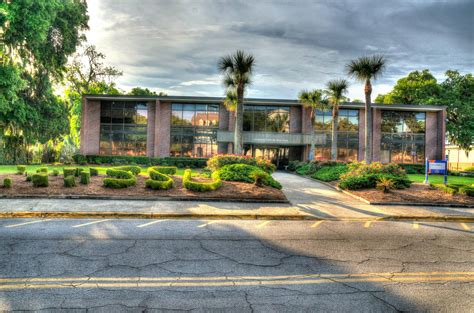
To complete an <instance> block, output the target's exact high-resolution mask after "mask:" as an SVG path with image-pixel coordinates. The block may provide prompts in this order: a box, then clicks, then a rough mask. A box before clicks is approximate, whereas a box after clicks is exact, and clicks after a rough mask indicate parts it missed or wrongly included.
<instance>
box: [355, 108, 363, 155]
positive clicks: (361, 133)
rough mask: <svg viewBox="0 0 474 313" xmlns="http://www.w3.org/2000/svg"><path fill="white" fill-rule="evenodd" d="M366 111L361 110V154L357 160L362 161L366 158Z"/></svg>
mask: <svg viewBox="0 0 474 313" xmlns="http://www.w3.org/2000/svg"><path fill="white" fill-rule="evenodd" d="M364 136H365V109H360V110H359V153H358V155H357V159H358V160H359V161H362V160H363V159H364V156H365V139H364Z"/></svg>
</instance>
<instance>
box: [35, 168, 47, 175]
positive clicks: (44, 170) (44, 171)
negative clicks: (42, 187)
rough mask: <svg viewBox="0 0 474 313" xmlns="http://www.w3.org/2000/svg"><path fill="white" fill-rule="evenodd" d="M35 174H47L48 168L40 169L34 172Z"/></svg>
mask: <svg viewBox="0 0 474 313" xmlns="http://www.w3.org/2000/svg"><path fill="white" fill-rule="evenodd" d="M36 173H46V174H47V173H48V168H47V167H40V168H39V169H37V170H36Z"/></svg>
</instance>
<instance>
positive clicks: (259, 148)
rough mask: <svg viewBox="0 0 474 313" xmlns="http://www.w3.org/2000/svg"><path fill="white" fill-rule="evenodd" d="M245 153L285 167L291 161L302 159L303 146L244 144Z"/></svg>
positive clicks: (278, 166)
mask: <svg viewBox="0 0 474 313" xmlns="http://www.w3.org/2000/svg"><path fill="white" fill-rule="evenodd" d="M244 154H245V155H246V156H251V157H254V158H264V159H267V160H271V161H272V163H273V164H275V165H276V167H277V168H279V169H283V168H284V167H285V166H286V165H288V162H289V161H293V160H301V159H302V156H303V146H275V145H257V144H246V145H244Z"/></svg>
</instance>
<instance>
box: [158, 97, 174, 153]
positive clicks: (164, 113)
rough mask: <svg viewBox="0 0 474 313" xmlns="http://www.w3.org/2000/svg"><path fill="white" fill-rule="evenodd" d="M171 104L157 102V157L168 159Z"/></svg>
mask: <svg viewBox="0 0 474 313" xmlns="http://www.w3.org/2000/svg"><path fill="white" fill-rule="evenodd" d="M170 130H171V103H169V102H160V101H159V100H157V101H156V109H155V146H154V150H155V154H154V156H155V157H168V156H169V155H170V145H171V132H170Z"/></svg>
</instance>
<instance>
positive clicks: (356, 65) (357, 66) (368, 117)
mask: <svg viewBox="0 0 474 313" xmlns="http://www.w3.org/2000/svg"><path fill="white" fill-rule="evenodd" d="M385 63H386V61H385V58H384V56H382V55H374V56H368V57H360V58H358V59H355V60H352V61H350V62H349V63H348V64H347V65H346V69H347V74H348V75H349V76H352V77H354V78H355V79H356V80H358V81H360V82H362V83H364V84H365V87H364V93H365V125H364V128H365V137H364V143H365V153H364V158H365V161H366V162H369V163H370V162H371V161H372V131H370V130H371V129H372V103H371V95H372V81H373V80H376V79H377V78H378V77H379V76H380V75H382V72H383V70H384V69H385Z"/></svg>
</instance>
